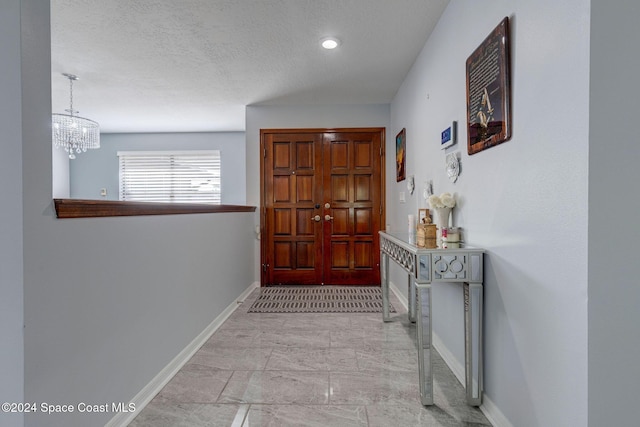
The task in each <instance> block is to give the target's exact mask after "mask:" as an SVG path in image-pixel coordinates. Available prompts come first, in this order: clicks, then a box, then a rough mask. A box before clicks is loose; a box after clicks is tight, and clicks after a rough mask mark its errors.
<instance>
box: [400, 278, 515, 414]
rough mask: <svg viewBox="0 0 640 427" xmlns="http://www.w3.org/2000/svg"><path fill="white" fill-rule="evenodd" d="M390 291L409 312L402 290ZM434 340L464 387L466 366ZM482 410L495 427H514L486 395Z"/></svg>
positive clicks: (436, 346)
mask: <svg viewBox="0 0 640 427" xmlns="http://www.w3.org/2000/svg"><path fill="white" fill-rule="evenodd" d="M389 289H390V290H391V291H392V292H393V293H394V294H395V295H396V297H397V298H398V300H399V301H400V304H402V306H403V307H404V308H405V310H407V311H409V302H408V300H407V298H406V297H405V296H404V295H402V294H401V293H400V289H398V287H397V286H396V285H395V284H394V283H393V282H391V281H390V282H389ZM432 339H433V348H435V349H436V351H437V352H438V353H439V354H440V356H442V359H443V360H444V363H446V364H447V366H448V367H449V369H451V372H453V375H455V377H456V378H457V379H458V381H460V384H462V385H463V386H464V383H465V375H464V365H462V364H461V363H459V362H458V360H457V359H456V358H455V357H454V356H453V353H451V351H449V349H448V348H447V346H446V345H444V343H443V341H442V340H441V339H440V337H439V336H438V335H437V334H436V333H433V334H432ZM480 410H481V411H482V413H483V414H484V416H485V417H487V419H488V420H489V422H490V423H491V425H492V426H494V427H513V424H511V423H510V422H509V420H508V419H507V417H505V416H504V414H503V413H502V411H500V409H498V407H497V406H496V405H495V404H494V403H493V401H492V400H491V399H489V398H488V397H487V395H486V394H483V395H482V405H480Z"/></svg>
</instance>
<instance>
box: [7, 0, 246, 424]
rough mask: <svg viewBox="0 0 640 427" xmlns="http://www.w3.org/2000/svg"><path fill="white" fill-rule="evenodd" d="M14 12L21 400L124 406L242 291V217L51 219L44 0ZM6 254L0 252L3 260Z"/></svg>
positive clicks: (70, 419) (100, 420)
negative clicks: (18, 35) (18, 38)
mask: <svg viewBox="0 0 640 427" xmlns="http://www.w3.org/2000/svg"><path fill="white" fill-rule="evenodd" d="M17 3H18V4H20V5H21V6H22V12H23V16H24V17H25V19H24V20H23V21H22V31H23V34H24V38H23V39H22V55H23V64H22V83H23V84H22V102H23V105H22V107H23V119H24V121H25V123H27V124H28V126H24V129H23V135H22V141H23V142H22V148H23V170H24V179H23V199H24V204H23V206H24V212H23V216H22V221H23V222H24V236H23V239H24V240H23V241H24V322H25V332H24V334H25V336H24V400H25V401H28V402H48V403H51V404H77V403H79V402H86V403H96V404H98V403H105V402H129V401H130V400H131V398H132V397H133V396H135V395H136V394H137V393H138V392H139V391H140V390H141V389H142V388H143V387H144V386H145V385H147V383H148V382H149V381H150V380H151V379H152V378H153V377H154V376H155V375H156V374H158V373H159V372H160V371H161V369H162V368H164V367H165V366H166V365H167V364H168V363H169V362H170V361H171V360H172V359H173V358H174V357H175V356H176V355H177V354H178V353H179V352H180V351H181V350H183V349H184V348H185V346H186V345H187V344H189V343H190V342H191V341H192V340H193V339H194V338H195V337H196V336H197V335H198V334H199V333H200V332H202V331H203V330H204V329H205V328H206V327H207V326H208V325H209V324H210V323H211V322H212V321H213V320H214V319H215V318H216V317H217V316H218V315H219V314H220V313H221V312H222V311H223V310H224V309H225V308H226V307H227V306H228V305H229V304H231V303H232V302H233V301H234V300H235V298H237V297H238V296H239V295H240V294H241V293H242V292H243V291H244V290H245V289H247V288H248V287H249V286H250V285H251V284H252V283H253V272H251V271H248V269H247V268H246V265H247V264H249V265H251V264H253V263H254V262H255V260H254V258H253V254H252V250H253V244H254V243H253V242H254V240H255V239H254V234H253V214H251V213H242V214H237V213H233V214H197V215H175V216H147V217H121V218H93V219H75V220H74V219H71V220H58V219H56V218H55V217H54V213H53V210H52V203H51V193H52V177H51V175H52V174H51V171H52V166H51V165H52V154H51V153H52V150H51V148H50V141H51V133H50V117H51V100H50V93H51V87H50V84H51V83H50V81H51V76H50V54H49V50H50V39H49V31H50V29H49V2H43V1H41V0H22V1H21V2H17ZM13 74H14V78H13V80H12V84H14V85H15V84H17V83H18V82H19V79H17V78H16V77H15V71H13ZM2 81H3V80H0V82H2ZM9 93H11V91H10V92H9ZM13 101H15V100H14V99H10V100H9V102H13ZM2 102H6V101H4V98H3V101H2ZM3 105H4V104H3ZM14 115H15V113H14ZM16 119H19V118H17V117H16ZM16 138H18V135H15V137H14V139H16ZM3 162H4V160H3ZM3 165H4V163H3ZM12 168H13V169H14V170H16V171H19V166H12ZM10 188H12V187H10ZM17 197H18V196H14V197H13V199H16V198H17ZM13 224H14V225H19V224H20V223H19V220H13ZM3 245H4V243H3ZM7 249H8V248H6V247H5V246H2V251H3V254H4V253H5V251H7ZM9 254H10V255H11V256H12V257H14V258H15V257H16V254H15V253H14V252H13V250H12V251H11V252H9ZM18 260H19V258H18ZM11 271H12V272H13V274H17V273H18V272H17V271H15V270H11ZM16 279H18V280H19V277H16ZM3 286H4V285H3ZM3 298H4V295H3ZM11 298H12V299H13V300H14V301H13V303H18V304H17V305H18V306H19V293H18V292H16V291H15V290H12V295H11ZM15 310H18V311H16V312H15V313H14V314H12V316H11V320H12V324H13V325H15V322H16V320H17V319H16V318H17V317H18V315H19V309H15ZM12 327H13V326H12ZM3 330H4V329H3ZM13 336H14V337H15V331H14V332H13ZM14 339H15V338H14ZM19 356H20V354H19V352H17V354H15V355H13V354H12V355H10V357H11V358H12V359H17V358H18V357H19ZM3 362H4V356H3ZM12 367H18V366H17V362H14V363H13V364H12ZM18 375H19V374H18ZM18 380H19V377H18V379H11V381H12V383H15V382H16V381H18ZM18 390H19V389H18ZM18 393H19V391H18ZM113 416H114V414H109V413H107V414H90V415H79V414H77V413H75V414H62V415H55V416H47V415H43V414H41V413H37V414H28V415H26V416H25V425H27V426H43V425H46V426H65V427H73V426H88V425H104V424H105V423H106V422H107V421H108V420H109V419H110V418H111V417H113ZM0 424H1V423H0Z"/></svg>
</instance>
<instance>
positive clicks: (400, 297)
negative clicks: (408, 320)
mask: <svg viewBox="0 0 640 427" xmlns="http://www.w3.org/2000/svg"><path fill="white" fill-rule="evenodd" d="M389 289H390V290H391V292H393V293H394V294H395V295H396V298H398V300H399V301H400V304H401V305H402V306H403V307H404V309H405V310H407V311H409V301H407V298H406V297H405V296H404V295H402V293H400V289H399V288H398V287H397V286H396V284H395V283H393V282H392V281H389Z"/></svg>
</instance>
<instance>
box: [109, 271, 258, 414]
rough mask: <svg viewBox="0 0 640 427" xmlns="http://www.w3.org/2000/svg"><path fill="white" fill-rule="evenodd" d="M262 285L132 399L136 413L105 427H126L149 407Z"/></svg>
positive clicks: (254, 285) (239, 300) (238, 300)
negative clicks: (197, 352)
mask: <svg viewBox="0 0 640 427" xmlns="http://www.w3.org/2000/svg"><path fill="white" fill-rule="evenodd" d="M259 286H260V284H259V283H258V282H254V283H252V284H251V285H250V286H249V287H248V288H247V289H246V290H245V291H244V292H242V294H240V296H239V297H238V298H236V300H235V301H233V302H232V303H231V304H229V306H228V307H227V308H225V309H224V310H223V311H222V313H220V315H219V316H218V317H216V318H215V319H214V320H213V322H211V323H210V324H209V326H207V327H206V328H205V330H204V331H202V332H201V333H200V334H199V335H198V336H197V337H196V338H195V339H194V340H193V341H191V343H189V345H187V347H185V348H184V350H182V351H181V352H180V353H179V354H178V355H177V356H176V357H175V358H174V359H173V360H172V361H171V362H169V364H168V365H167V366H165V367H164V369H162V371H160V372H159V373H158V375H156V376H155V378H153V379H152V380H151V382H149V384H147V385H146V386H145V387H144V388H143V389H142V390H140V392H139V393H138V394H137V395H135V396H134V398H133V399H131V401H130V402H131V403H132V404H135V408H136V410H135V412H130V413H126V412H121V413H118V414H117V415H116V416H115V417H113V418H111V420H109V422H108V423H107V424H105V427H121V426H126V425H128V424H129V423H131V421H133V419H134V418H135V417H136V416H137V415H138V414H139V413H140V411H141V410H142V409H143V408H144V407H145V406H147V404H148V403H149V402H150V401H151V400H152V399H153V398H154V397H155V396H156V395H157V394H158V393H159V392H160V390H162V388H163V387H164V386H165V385H166V384H167V383H168V382H169V381H170V380H171V378H173V376H174V375H175V374H177V373H178V371H179V370H180V369H181V368H182V367H183V366H184V365H185V364H186V363H187V362H188V361H189V359H191V357H192V356H193V355H194V354H195V353H196V351H198V350H199V349H200V347H202V345H203V344H204V343H205V342H206V341H207V340H208V339H209V338H210V337H211V335H213V333H214V332H215V331H217V330H218V328H220V326H221V325H222V324H223V323H224V321H225V320H227V318H228V317H229V316H230V315H231V314H232V313H233V312H234V311H235V310H236V309H237V308H238V307H239V306H240V303H242V302H243V301H244V300H245V298H247V297H248V296H249V294H250V293H251V292H252V291H253V290H254V289H255V288H257V287H259Z"/></svg>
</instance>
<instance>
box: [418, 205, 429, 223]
mask: <svg viewBox="0 0 640 427" xmlns="http://www.w3.org/2000/svg"><path fill="white" fill-rule="evenodd" d="M425 218H429V209H427V208H424V209H418V224H426V222H425V221H424V220H425Z"/></svg>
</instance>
